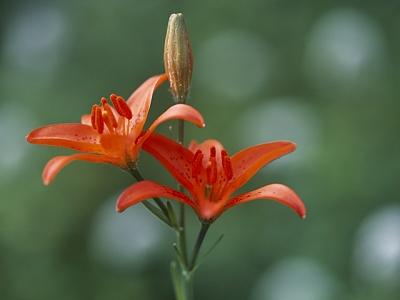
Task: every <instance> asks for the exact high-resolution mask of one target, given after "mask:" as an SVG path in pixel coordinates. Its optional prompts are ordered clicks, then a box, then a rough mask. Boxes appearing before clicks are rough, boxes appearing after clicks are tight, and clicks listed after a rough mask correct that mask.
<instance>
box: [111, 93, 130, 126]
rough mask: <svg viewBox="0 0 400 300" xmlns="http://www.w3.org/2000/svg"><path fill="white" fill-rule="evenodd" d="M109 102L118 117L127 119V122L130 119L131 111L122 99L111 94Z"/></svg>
mask: <svg viewBox="0 0 400 300" xmlns="http://www.w3.org/2000/svg"><path fill="white" fill-rule="evenodd" d="M110 100H111V102H112V104H113V105H114V107H115V110H116V111H117V112H118V114H119V115H120V116H122V117H124V118H127V119H128V120H130V119H132V111H131V109H130V107H129V105H128V104H127V103H126V101H125V100H124V98H122V97H121V96H116V95H115V94H111V95H110Z"/></svg>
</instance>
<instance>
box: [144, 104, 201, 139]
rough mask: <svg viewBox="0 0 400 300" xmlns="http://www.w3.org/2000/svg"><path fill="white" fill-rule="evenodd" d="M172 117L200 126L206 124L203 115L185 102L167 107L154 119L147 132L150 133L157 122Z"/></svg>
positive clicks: (159, 122)
mask: <svg viewBox="0 0 400 300" xmlns="http://www.w3.org/2000/svg"><path fill="white" fill-rule="evenodd" d="M172 119H183V120H186V121H190V122H192V123H194V124H195V125H197V126H198V127H201V128H202V127H204V126H206V125H205V124H204V119H203V116H202V115H201V114H200V113H199V112H198V111H197V110H196V109H194V108H193V107H191V106H189V105H186V104H175V105H173V106H171V107H170V108H168V109H167V110H166V111H165V112H164V113H163V114H162V115H160V116H159V117H158V118H157V119H156V120H155V121H154V123H153V124H151V126H150V127H149V130H148V132H149V133H152V132H153V131H154V129H155V128H156V127H157V126H158V125H159V124H161V123H163V122H165V121H168V120H172Z"/></svg>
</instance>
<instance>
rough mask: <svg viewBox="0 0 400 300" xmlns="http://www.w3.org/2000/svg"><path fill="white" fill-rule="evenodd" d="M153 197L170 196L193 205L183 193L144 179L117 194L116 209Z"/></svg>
mask: <svg viewBox="0 0 400 300" xmlns="http://www.w3.org/2000/svg"><path fill="white" fill-rule="evenodd" d="M153 197H166V198H171V199H175V200H178V201H180V202H183V203H185V204H188V205H190V206H192V207H194V203H193V201H192V200H190V198H189V197H188V196H187V195H185V194H184V193H181V192H178V191H176V190H174V189H171V188H169V187H166V186H163V185H161V184H158V183H155V182H153V181H149V180H144V181H140V182H138V183H135V184H133V185H131V186H130V187H128V188H127V189H126V190H125V191H124V192H123V193H122V194H121V196H119V198H118V200H117V211H118V212H121V211H124V210H125V209H127V208H128V207H130V206H132V205H135V204H137V203H139V202H141V201H143V200H146V199H148V198H153Z"/></svg>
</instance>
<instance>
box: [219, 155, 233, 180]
mask: <svg viewBox="0 0 400 300" xmlns="http://www.w3.org/2000/svg"><path fill="white" fill-rule="evenodd" d="M221 158H222V168H223V169H224V172H225V176H226V178H227V179H228V180H231V179H232V178H233V169H232V162H231V159H230V157H229V155H228V152H226V150H225V149H222V150H221Z"/></svg>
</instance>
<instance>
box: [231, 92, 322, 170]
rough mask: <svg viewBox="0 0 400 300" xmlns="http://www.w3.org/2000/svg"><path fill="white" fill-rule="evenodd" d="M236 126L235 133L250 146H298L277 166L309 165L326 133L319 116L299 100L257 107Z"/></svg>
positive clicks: (272, 101) (252, 108)
mask: <svg viewBox="0 0 400 300" xmlns="http://www.w3.org/2000/svg"><path fill="white" fill-rule="evenodd" d="M236 124H237V125H236V126H237V127H236V128H235V130H233V132H234V133H235V136H236V138H238V137H240V138H241V139H242V141H243V144H244V145H246V146H251V145H257V144H261V143H266V142H273V141H278V140H288V141H291V142H294V143H296V144H297V149H296V151H294V152H293V153H291V154H290V155H288V156H287V157H285V159H282V160H277V161H276V163H275V162H274V163H273V165H276V164H277V163H278V164H279V166H282V164H288V165H292V164H293V163H295V164H296V163H307V162H309V161H310V160H312V159H314V157H315V155H316V154H317V152H318V150H319V149H320V143H321V139H322V132H321V126H320V121H319V120H318V118H317V115H316V112H315V111H314V110H313V109H312V108H310V107H308V106H306V105H305V104H304V103H302V101H301V99H298V98H295V97H281V98H276V99H273V100H268V101H264V102H262V103H259V104H254V105H252V106H251V108H249V109H247V110H246V111H244V112H243V113H242V114H241V116H240V117H239V118H238V121H237V122H236ZM243 124H246V126H243Z"/></svg>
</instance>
